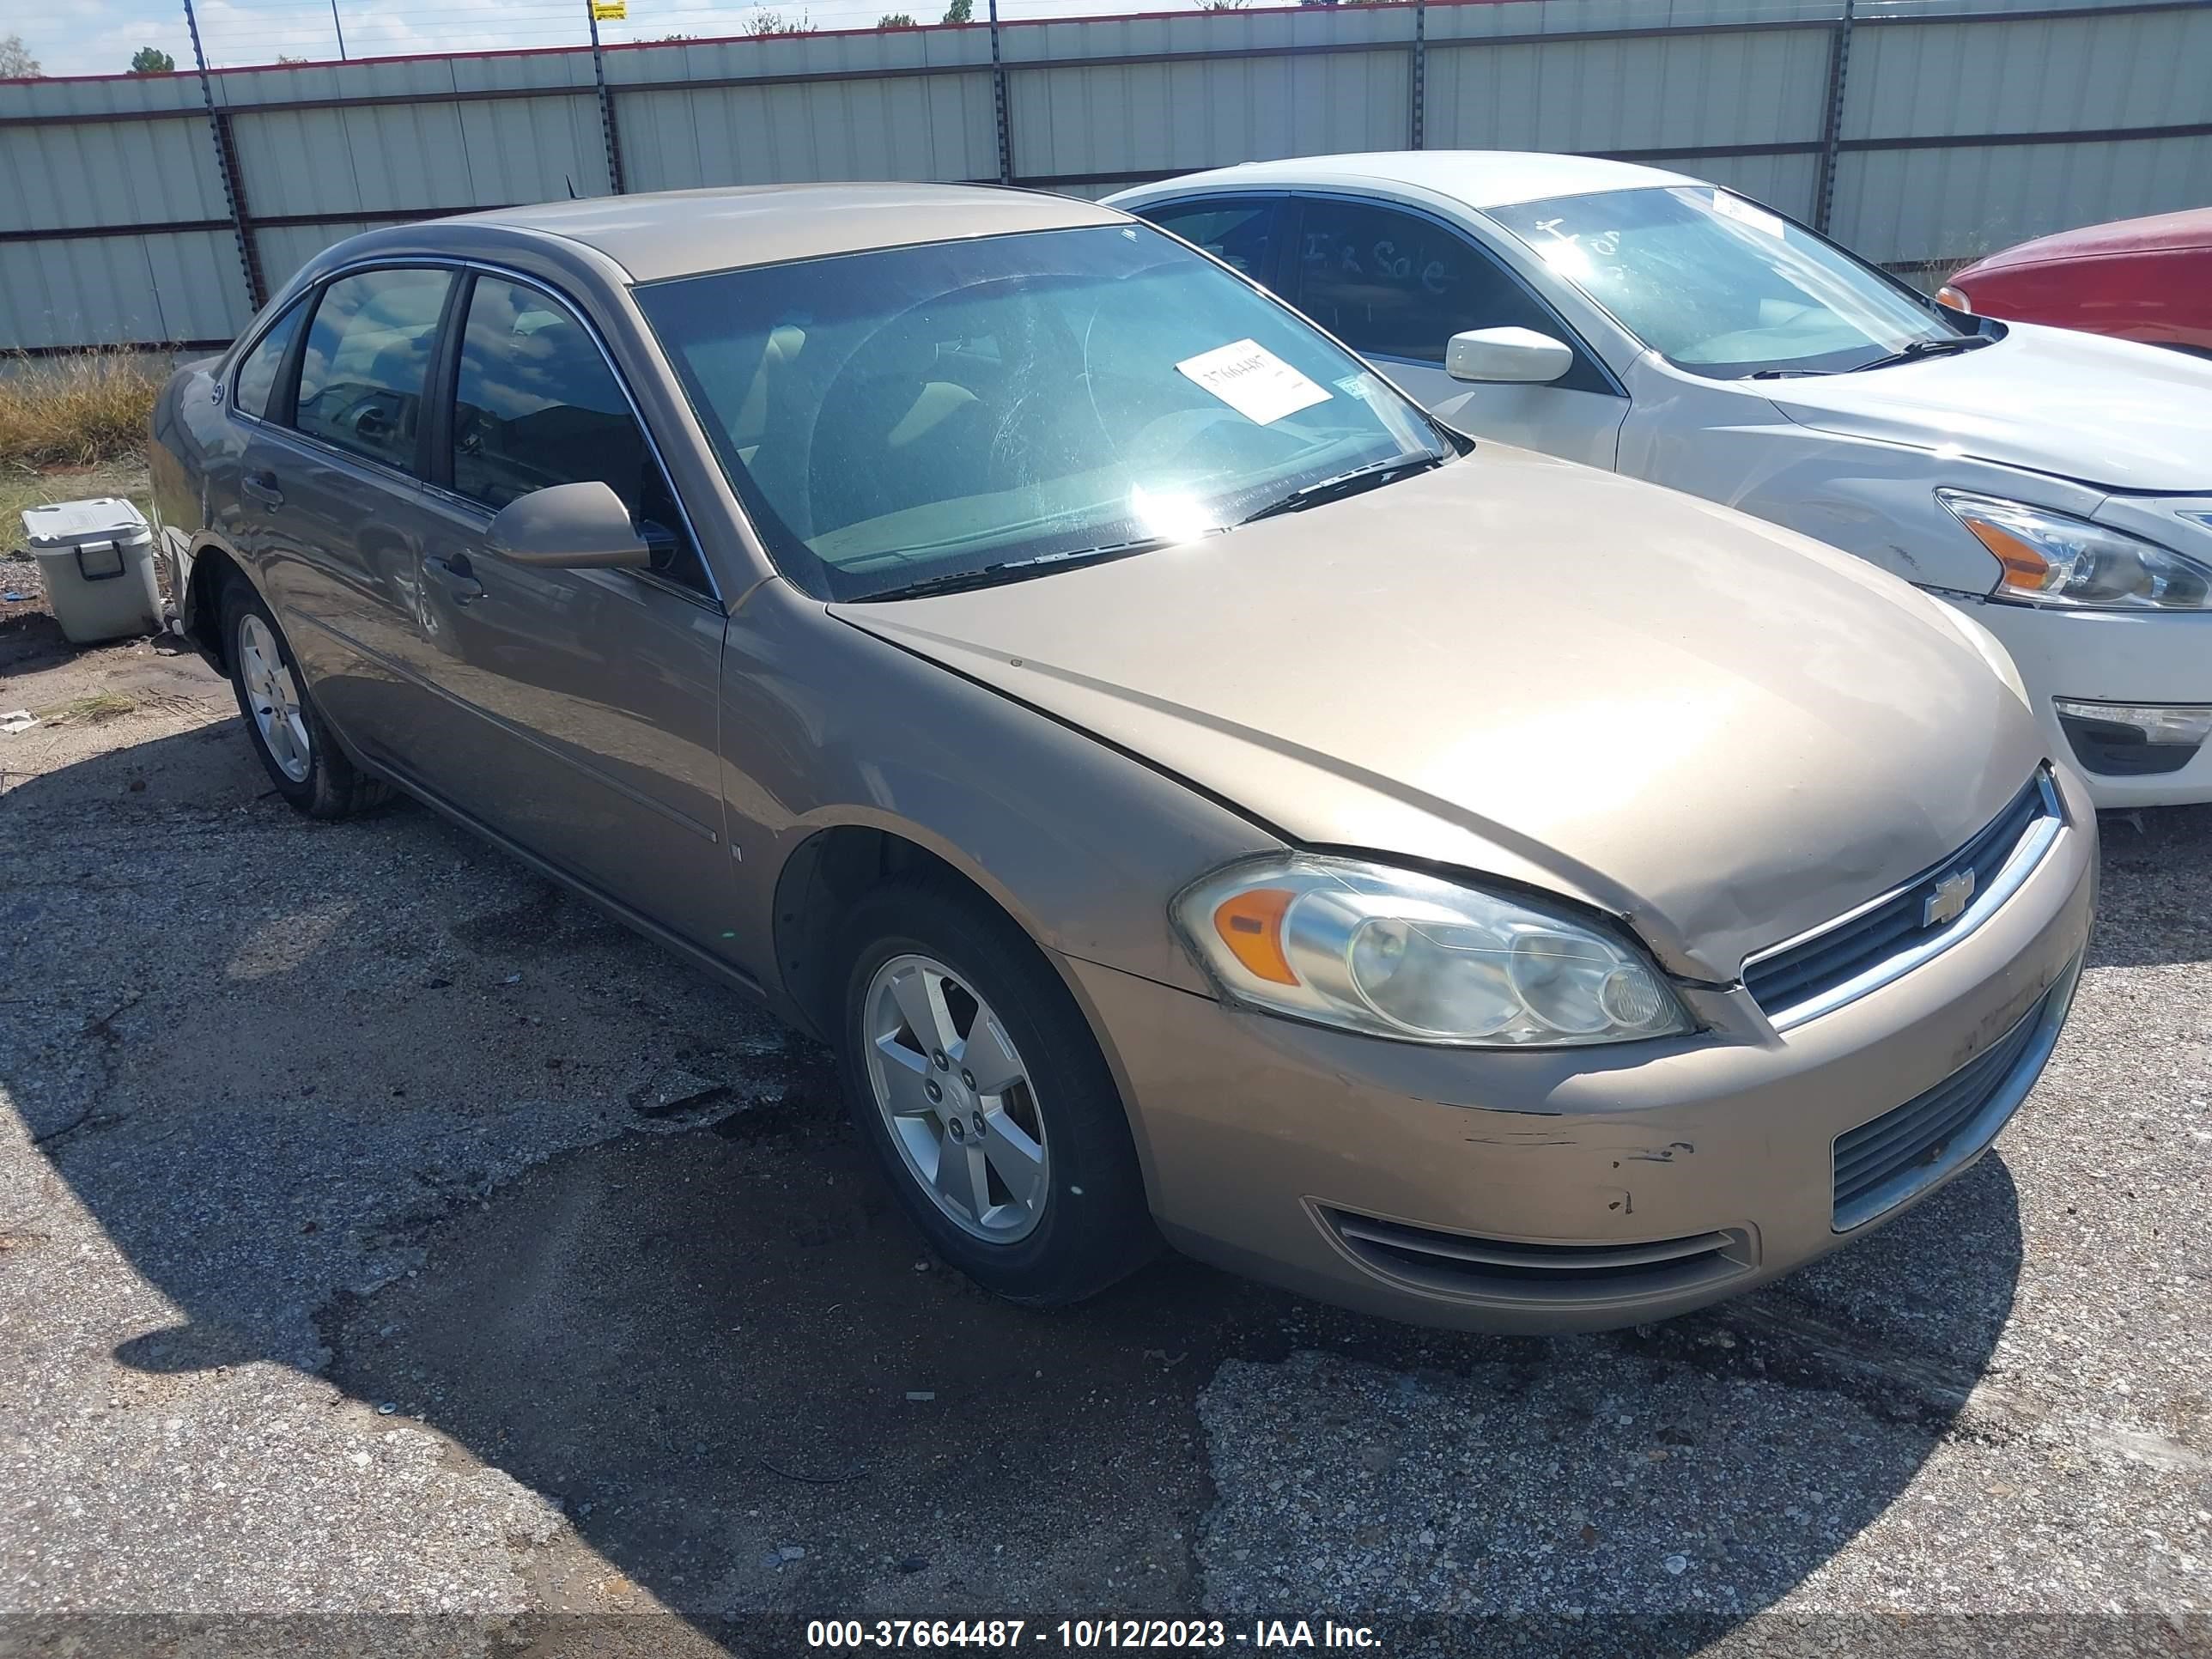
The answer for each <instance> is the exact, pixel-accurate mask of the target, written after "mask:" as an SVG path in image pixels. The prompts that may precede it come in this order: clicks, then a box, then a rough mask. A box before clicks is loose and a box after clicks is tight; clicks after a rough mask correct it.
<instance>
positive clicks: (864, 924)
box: [836, 879, 1160, 1307]
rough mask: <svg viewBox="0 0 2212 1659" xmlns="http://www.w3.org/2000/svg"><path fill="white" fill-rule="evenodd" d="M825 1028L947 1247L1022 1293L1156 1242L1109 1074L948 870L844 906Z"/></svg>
mask: <svg viewBox="0 0 2212 1659" xmlns="http://www.w3.org/2000/svg"><path fill="white" fill-rule="evenodd" d="M841 959H842V961H843V962H844V963H846V964H847V966H848V972H847V974H846V977H845V994H844V998H843V1001H842V1012H841V1015H840V1018H839V1022H838V1028H837V1042H836V1048H837V1058H838V1064H839V1067H840V1069H841V1071H842V1074H843V1079H844V1085H845V1095H846V1103H847V1105H848V1109H850V1111H851V1112H852V1115H853V1121H854V1124H855V1126H856V1127H858V1128H859V1129H860V1134H861V1137H862V1139H865V1140H866V1141H867V1142H868V1144H869V1146H871V1147H872V1148H873V1149H874V1151H875V1153H876V1156H877V1158H878V1162H879V1163H880V1164H882V1166H883V1169H884V1176H885V1177H886V1179H888V1180H889V1181H890V1183H891V1186H892V1188H893V1189H894V1190H895V1191H896V1193H897V1194H898V1197H899V1200H900V1202H901V1203H902V1205H903V1206H905V1208H906V1211H907V1212H908V1214H909V1215H911V1216H912V1217H913V1218H914V1220H915V1225H917V1226H919V1227H920V1228H921V1231H923V1232H924V1233H925V1234H927V1236H928V1238H929V1241H930V1243H931V1244H932V1245H933V1247H934V1248H935V1249H937V1251H938V1253H939V1255H942V1256H943V1257H944V1258H945V1260H946V1261H950V1262H951V1263H952V1264H953V1265H954V1266H955V1267H958V1268H959V1269H960V1270H961V1271H962V1272H963V1273H967V1274H968V1276H969V1278H971V1279H975V1281H976V1282H977V1283H978V1284H980V1285H982V1286H983V1287H984V1288H985V1289H987V1290H989V1291H994V1292H996V1293H997V1294H998V1295H1000V1296H1002V1297H1006V1298H1007V1299H1008V1300H1010V1301H1013V1302H1019V1303H1023V1304H1028V1305H1030V1306H1033V1307H1056V1306H1060V1305H1063V1304H1067V1303H1071V1302H1079V1301H1081V1300H1082V1299H1084V1298H1085V1297H1089V1296H1093V1295H1096V1294H1097V1292H1098V1291H1103V1290H1104V1289H1105V1288H1106V1287H1107V1286H1108V1285H1111V1284H1113V1283H1115V1281H1116V1280H1117V1279H1122V1278H1124V1277H1125V1276H1127V1274H1129V1273H1133V1272H1134V1271H1135V1270H1136V1269H1137V1268H1138V1267H1142V1266H1143V1265H1144V1264H1145V1263H1146V1261H1149V1260H1150V1259H1151V1258H1152V1256H1153V1255H1156V1254H1157V1253H1158V1250H1159V1248H1160V1239H1159V1235H1158V1231H1156V1230H1155V1229H1154V1227H1153V1225H1152V1214H1151V1212H1150V1210H1149V1208H1148V1207H1147V1206H1146V1200H1145V1188H1144V1179H1143V1176H1142V1175H1141V1173H1140V1172H1139V1168H1138V1164H1137V1155H1136V1148H1135V1146H1134V1145H1133V1142H1132V1141H1131V1139H1130V1135H1129V1124H1128V1118H1127V1114H1126V1113H1125V1111H1124V1109H1123V1108H1122V1104H1121V1092H1120V1091H1119V1090H1118V1089H1117V1088H1116V1087H1115V1083H1114V1077H1113V1073H1112V1072H1111V1071H1110V1070H1109V1068H1108V1066H1107V1064H1106V1060H1105V1056H1104V1055H1103V1054H1101V1053H1100V1052H1099V1048H1098V1043H1097V1039H1096V1038H1094V1037H1093V1036H1091V1028H1090V1025H1089V1024H1088V1022H1087V1021H1085V1018H1084V1017H1083V1012H1082V1010H1081V1009H1079V1007H1078V1006H1076V1003H1075V1000H1074V999H1073V997H1072V996H1070V995H1069V994H1068V991H1067V987H1066V986H1065V985H1063V984H1061V983H1060V980H1059V977H1058V976H1057V975H1055V974H1054V972H1053V969H1052V967H1051V965H1050V964H1049V963H1048V962H1047V961H1046V960H1045V958H1044V957H1043V954H1042V952H1041V951H1039V950H1038V949H1037V948H1036V945H1033V944H1032V943H1030V940H1029V939H1028V938H1027V937H1026V936H1025V935H1024V934H1023V933H1022V932H1021V930H1020V929H1019V928H1018V927H1015V926H1014V925H1013V923H1012V921H1008V920H1007V919H1006V917H1005V916H1004V915H1000V913H999V912H997V911H996V910H994V909H992V908H989V907H988V906H987V905H985V904H984V903H982V902H980V901H979V900H977V899H975V897H973V896H970V895H969V894H968V893H967V892H965V891H963V890H961V889H960V888H959V887H958V886H957V885H956V884H953V883H951V882H949V881H945V880H941V879H936V880H931V879H925V880H920V881H901V882H896V883H893V884H889V885H887V886H884V887H881V888H878V889H877V890H874V891H873V892H871V893H869V894H868V895H866V896H865V897H863V898H862V899H861V900H860V902H859V903H858V904H857V905H855V906H854V909H853V913H852V915H850V916H849V917H848V920H847V922H846V926H845V932H844V948H843V951H842V956H841Z"/></svg>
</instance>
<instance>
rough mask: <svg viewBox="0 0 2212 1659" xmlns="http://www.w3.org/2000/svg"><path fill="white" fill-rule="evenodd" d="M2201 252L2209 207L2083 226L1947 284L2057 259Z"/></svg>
mask: <svg viewBox="0 0 2212 1659" xmlns="http://www.w3.org/2000/svg"><path fill="white" fill-rule="evenodd" d="M2204 247H2212V208H2185V209H2183V210H2181V211H2180V212H2179V213H2159V214H2154V215H2152V216H2150V217H2148V218H2147V219H2116V220H2114V221H2113V222H2112V223H2110V224H2103V225H2084V226H2082V227H2081V228H2079V229H2077V230H2062V231H2057V232H2055V233H2053V234H2051V235H2049V236H2039V237H2037V238H2036V239H2035V240H2033V241H2029V242H2021V243H2017V244H2015V246H2011V247H2008V248H2007V249H2005V250H2004V251H2003V252H2001V253H1992V254H1991V255H1990V257H1989V258H1986V259H1977V260H1975V261H1974V263H1973V264H1970V265H1968V266H1967V267H1966V269H1965V270H1961V271H1960V272H1958V273H1957V275H1955V276H1953V277H1952V278H1951V280H1952V281H1953V282H1954V283H1964V281H1965V279H1966V278H1967V277H1969V276H1978V275H1979V274H1981V273H1982V272H1984V271H1990V270H2012V269H2014V268H2015V267H2017V266H2020V265H2039V264H2050V263H2051V262H2052V261H2053V260H2059V259H2095V258H2106V257H2108V256H2110V255H2112V254H2115V253H2118V254H2129V253H2166V252H2177V251H2179V250H2183V249H2188V248H2204ZM1969 291H1970V292H1971V290H1969Z"/></svg>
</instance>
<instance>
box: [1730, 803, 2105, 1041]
mask: <svg viewBox="0 0 2212 1659" xmlns="http://www.w3.org/2000/svg"><path fill="white" fill-rule="evenodd" d="M2064 822H2065V818H2064V814H2063V811H2062V809H2061V808H2060V806H2059V803H2058V788H2057V784H2056V783H2055V782H2054V781H2052V779H2051V773H2050V769H2048V768H2044V769H2039V770H2038V771H2037V773H2036V775H2035V776H2034V777H2033V778H2031V779H2030V780H2028V783H2027V787H2026V788H2024V789H2022V790H2021V792H2020V793H2019V794H2017V795H2015V797H2014V798H2013V799H2012V801H2011V803H2010V804H2009V805H2007V806H2006V808H2005V810H2004V811H2002V812H2000V813H1998V814H1997V815H1996V817H1994V818H1992V819H1991V820H1990V822H1989V823H1988V824H1987V825H1986V826H1984V829H1982V830H1981V832H1980V833H1979V834H1978V835H1977V836H1975V837H1974V838H1973V839H1972V841H1970V842H1967V843H1966V845H1965V846H1964V847H1961V848H1960V849H1959V850H1958V851H1957V852H1955V853H1954V854H1951V856H1950V857H1949V858H1948V859H1945V860H1943V861H1942V863H1941V864H1938V865H1936V866H1934V867H1933V868H1932V869H1929V870H1924V871H1923V872H1921V873H1920V874H1918V875H1917V876H1915V877H1914V878H1912V879H1911V881H1908V882H1906V883H1905V884H1904V885H1903V886H1901V887H1897V888H1894V889H1893V890H1890V891H1889V892H1887V893H1885V894H1883V895H1882V896H1881V897H1880V898H1877V899H1874V900H1872V901H1870V902H1868V903H1866V904H1863V905H1861V906H1860V907H1859V908H1857V909H1856V910H1853V911H1851V912H1850V914H1849V915H1844V916H1839V917H1838V918H1837V919H1836V920H1835V921H1831V922H1828V923H1826V924H1824V925H1823V926H1822V927H1819V928H1817V929H1815V930H1814V932H1812V933H1807V934H1803V935H1802V936H1800V937H1799V938H1797V939H1788V940H1785V941H1784V942H1783V943H1782V944H1780V945H1775V946H1773V947H1772V948H1771V949H1770V950H1766V951H1761V952H1759V955H1757V956H1755V957H1752V958H1750V959H1749V960H1748V961H1747V962H1746V963H1744V964H1743V986H1744V989H1745V990H1747V991H1748V992H1750V993H1751V995H1752V999H1753V1000H1754V1001H1755V1002H1757V1003H1758V1004H1759V1008H1760V1009H1761V1010H1762V1011H1763V1012H1765V1015H1766V1017H1767V1018H1769V1019H1770V1020H1771V1021H1772V1022H1773V1023H1774V1024H1775V1026H1776V1028H1777V1029H1778V1030H1788V1029H1789V1028H1790V1026H1792V1025H1796V1024H1802V1023H1803V1022H1804V1021H1806V1020H1808V1019H1811V1018H1814V1016H1815V1015H1818V1014H1824V1013H1826V1012H1829V1011H1830V1010H1831V1009H1833V1008H1839V1007H1841V1006H1843V1005H1844V1003H1846V1002H1850V1001H1852V1000H1855V999H1857V998H1858V997H1861V996H1863V995H1865V994H1866V993H1867V992H1869V991H1870V990H1873V989H1874V988H1875V987H1876V986H1878V985H1885V984H1887V983H1888V982H1889V981H1891V980H1893V979H1895V978H1897V977H1898V976H1899V975H1900V974H1904V973H1906V972H1909V971H1910V970H1911V969H1913V968H1915V967H1917V966H1918V965H1919V964H1920V963H1923V962H1925V961H1927V960H1928V959H1929V957H1933V956H1936V954H1938V953H1939V952H1941V951H1944V950H1947V949H1948V948H1949V947H1950V946H1951V945H1954V944H1956V943H1957V942H1958V941H1959V940H1960V939H1963V938H1965V937H1966V935H1967V934H1968V933H1972V932H1973V930H1974V929H1975V928H1976V927H1979V926H1980V925H1981V924H1982V922H1983V921H1986V920H1987V919H1988V917H1989V916H1990V915H1992V914H1994V913H1995V911H1996V909H1997V908H1998V907H1999V906H2000V905H2002V903H2003V902H2004V901H2005V900H2006V899H2007V898H2008V897H2010V896H2011V895H2012V893H2013V892H2014V891H2015V890H2016V889H2017V888H2018V887H2019V885H2020V884H2021V882H2022V881H2025V880H2026V879H2027V875H2028V872H2030V871H2032V870H2033V869H2034V868H2035V866H2037V865H2038V864H2039V863H2041V862H2042V860H2043V855H2044V854H2045V853H2046V852H2048V851H2049V850H2050V848H2051V842H2053V841H2055V840H2056V839H2057V836H2058V831H2059V829H2060V828H2061V827H2062V826H2063V823H2064ZM1954 899H1956V900H1957V901H1958V902H1960V903H1961V905H1962V906H1963V908H1960V910H1958V912H1957V913H1956V914H1955V915H1949V916H1945V915H1942V909H1943V908H1944V906H1945V904H1946V903H1947V902H1949V901H1951V900H1954Z"/></svg>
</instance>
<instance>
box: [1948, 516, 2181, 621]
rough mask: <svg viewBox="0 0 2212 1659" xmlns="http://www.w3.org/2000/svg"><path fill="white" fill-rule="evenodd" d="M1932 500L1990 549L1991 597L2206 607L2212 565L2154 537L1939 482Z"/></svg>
mask: <svg viewBox="0 0 2212 1659" xmlns="http://www.w3.org/2000/svg"><path fill="white" fill-rule="evenodd" d="M1936 500H1937V501H1941V502H1942V503H1943V505H1944V506H1945V507H1948V508H1950V510H1951V512H1952V513H1953V515H1954V517H1956V518H1957V519H1958V520H1959V522H1960V524H1963V525H1964V526H1966V528H1967V529H1968V530H1970V531H1972V532H1973V536H1974V539H1975V540H1976V541H1978V542H1979V543H1981V544H1982V545H1983V546H1984V547H1985V548H1987V549H1988V550H1990V552H1991V553H1992V554H1994V555H1996V561H1997V563H1998V565H1999V566H2000V567H2002V571H2001V574H1999V575H1998V577H1997V583H1996V586H1995V587H1993V588H1991V589H1990V593H1991V594H1992V595H1993V596H1994V597H1996V598H1998V599H2019V600H2022V601H2025V602H2026V603H2027V604H2029V605H2056V606H2061V607H2065V608H2069V609H2076V610H2098V611H2202V610H2204V609H2206V608H2207V607H2208V606H2212V566H2207V565H2204V564H2201V563H2199V562H2197V560H2195V559H2192V558H2191V557H2190V556H2188V555H2186V554H2184V553H2177V552H2175V551H2174V550H2172V548H2168V547H2160V545H2159V544H2157V543H2156V542H2148V541H2145V540H2143V538H2142V537H2140V536H2130V535H2129V534H2128V533H2127V532H2125V531H2124V530H2114V529H2112V528H2110V527H2109V526H2105V525H2100V524H2092V523H2091V522H2090V521H2089V520H2087V519H2077V518H2075V517H2073V516H2072V515H2071V514H2069V513H2054V512H2052V511H2051V509H2050V508H2048V507H2029V506H2027V505H2026V504H2025V503H2024V502H2021V501H2000V500H1998V499H1997V498H1996V496H1994V495H1972V494H1971V493H1969V492H1968V491H1966V490H1963V489H1939V490H1937V491H1936Z"/></svg>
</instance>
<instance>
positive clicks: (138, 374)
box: [0, 351, 166, 470]
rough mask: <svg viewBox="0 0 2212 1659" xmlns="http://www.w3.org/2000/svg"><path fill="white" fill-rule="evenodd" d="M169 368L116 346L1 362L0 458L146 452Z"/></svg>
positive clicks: (28, 462) (94, 461) (92, 460)
mask: <svg viewBox="0 0 2212 1659" xmlns="http://www.w3.org/2000/svg"><path fill="white" fill-rule="evenodd" d="M165 378H166V372H165V371H164V370H163V368H161V365H160V364H159V363H157V362H152V361H149V359H147V358H144V357H141V356H132V355H131V354H128V353H125V352H119V351H90V352H85V353H82V354H81V355H79V356H73V357H20V358H17V359H16V360H15V361H14V362H9V364H7V365H6V367H5V368H4V369H0V465H11V464H12V465H14V466H15V468H17V469H19V470H20V469H21V467H25V466H30V467H48V466H94V465H100V463H102V462H111V461H121V460H125V459H130V458H131V457H134V456H137V455H141V454H143V453H145V448H146V423H147V421H148V419H149V416H151V415H152V414H153V412H154V397H155V393H156V392H160V391H161V383H162V380H164V379H165Z"/></svg>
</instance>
